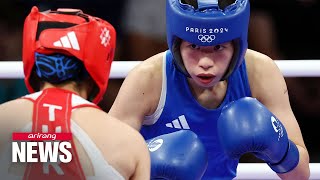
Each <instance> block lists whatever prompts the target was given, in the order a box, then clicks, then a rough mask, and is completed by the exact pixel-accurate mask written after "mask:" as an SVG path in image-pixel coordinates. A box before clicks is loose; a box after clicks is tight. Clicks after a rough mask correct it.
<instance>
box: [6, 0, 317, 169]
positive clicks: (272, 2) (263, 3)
mask: <svg viewBox="0 0 320 180" xmlns="http://www.w3.org/2000/svg"><path fill="white" fill-rule="evenodd" d="M34 5H36V6H38V8H39V9H40V10H48V9H56V8H79V9H82V10H83V12H85V13H87V14H90V15H94V16H98V17H100V18H103V19H105V20H107V21H109V22H110V23H111V24H113V25H114V26H115V28H116V30H117V39H118V41H117V52H116V57H115V61H120V60H126V61H128V60H132V61H140V60H145V59H147V58H148V57H150V56H152V55H154V54H156V53H159V52H162V51H165V50H166V49H167V44H166V34H165V33H166V31H165V0H116V1H111V0H1V2H0V61H8V60H11V61H21V54H22V28H23V22H24V18H25V17H26V16H27V15H28V13H29V11H30V9H31V7H32V6H34ZM319 18H320V2H319V0H281V1H277V0H251V20H250V27H249V48H251V49H254V50H257V51H260V52H262V53H265V54H267V55H268V56H270V57H271V58H273V59H274V60H286V59H287V60H288V59H290V60H298V59H299V60H300V59H320V51H319V50H318V48H319V47H320V46H319V42H320V28H319V25H318V23H319ZM122 82H123V79H111V80H110V81H109V85H108V90H107V93H106V94H105V97H104V100H103V101H102V102H101V103H100V104H99V106H100V107H102V109H104V110H105V111H106V112H108V111H109V109H110V107H111V105H112V103H113V101H114V99H115V97H116V95H117V93H118V90H119V88H120V86H121V84H122ZM286 82H287V85H288V90H289V96H290V101H291V106H292V109H293V111H294V113H295V115H296V118H297V120H298V122H299V125H300V127H301V130H302V134H303V137H304V140H305V143H306V146H307V148H308V150H309V153H310V160H311V162H312V163H320V140H318V139H317V137H318V135H317V134H318V133H317V131H318V130H319V127H317V126H316V124H318V123H319V122H317V121H320V112H319V111H320V77H319V78H318V77H317V78H303V77H299V78H298V77H297V78H286ZM25 94H27V90H26V88H25V85H24V82H23V80H22V79H0V103H3V102H6V101H9V100H12V99H15V98H18V97H20V96H23V95H25ZM241 161H242V162H256V161H259V160H257V159H255V158H254V157H252V156H250V155H248V156H244V157H243V158H242V160H241Z"/></svg>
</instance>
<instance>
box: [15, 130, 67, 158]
mask: <svg viewBox="0 0 320 180" xmlns="http://www.w3.org/2000/svg"><path fill="white" fill-rule="evenodd" d="M71 139H72V134H71V133H12V162H30V163H32V162H35V163H36V162H62V163H69V162H70V161H71V160H72V154H71V148H72V147H71V142H70V141H69V140H71Z"/></svg>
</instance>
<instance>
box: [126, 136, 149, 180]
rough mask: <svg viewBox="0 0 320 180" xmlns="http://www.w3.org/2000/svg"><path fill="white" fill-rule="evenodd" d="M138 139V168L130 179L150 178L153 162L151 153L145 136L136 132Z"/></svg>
mask: <svg viewBox="0 0 320 180" xmlns="http://www.w3.org/2000/svg"><path fill="white" fill-rule="evenodd" d="M136 133H137V134H138V135H137V141H136V142H135V144H136V146H137V148H136V151H135V152H136V160H137V165H136V170H135V172H134V174H133V176H132V177H131V178H130V180H140V179H150V171H151V162H150V154H149V150H148V147H147V144H146V143H145V141H144V139H143V137H142V136H141V135H140V134H139V133H138V132H136Z"/></svg>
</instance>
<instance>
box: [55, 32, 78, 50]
mask: <svg viewBox="0 0 320 180" xmlns="http://www.w3.org/2000/svg"><path fill="white" fill-rule="evenodd" d="M53 45H54V46H56V47H64V48H72V49H74V50H78V51H79V50H80V47H79V43H78V39H77V36H76V33H75V32H74V31H71V32H68V34H67V35H66V36H62V37H61V38H60V40H58V41H56V42H54V43H53Z"/></svg>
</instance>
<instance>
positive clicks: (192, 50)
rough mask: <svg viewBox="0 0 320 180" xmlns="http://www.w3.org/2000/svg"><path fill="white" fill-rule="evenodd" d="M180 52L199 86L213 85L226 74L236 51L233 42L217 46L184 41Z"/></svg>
mask: <svg viewBox="0 0 320 180" xmlns="http://www.w3.org/2000/svg"><path fill="white" fill-rule="evenodd" d="M180 52H181V57H182V59H183V63H184V65H185V67H186V69H187V71H188V73H189V74H190V76H191V78H192V79H193V80H194V81H195V82H196V83H197V84H198V85H199V86H203V87H211V86H213V85H215V84H216V83H217V82H219V81H220V79H221V78H222V76H223V75H224V74H225V72H226V70H227V68H228V66H229V64H230V61H231V58H232V55H233V53H234V47H233V44H232V42H227V43H224V44H220V45H216V46H197V45H195V44H191V43H189V42H186V41H182V43H181V46H180Z"/></svg>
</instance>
